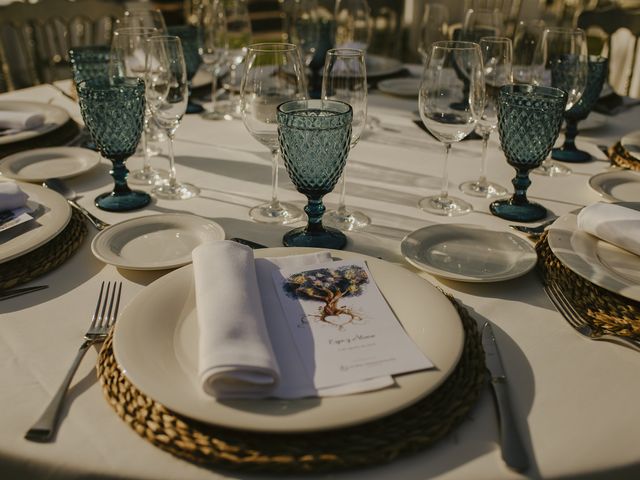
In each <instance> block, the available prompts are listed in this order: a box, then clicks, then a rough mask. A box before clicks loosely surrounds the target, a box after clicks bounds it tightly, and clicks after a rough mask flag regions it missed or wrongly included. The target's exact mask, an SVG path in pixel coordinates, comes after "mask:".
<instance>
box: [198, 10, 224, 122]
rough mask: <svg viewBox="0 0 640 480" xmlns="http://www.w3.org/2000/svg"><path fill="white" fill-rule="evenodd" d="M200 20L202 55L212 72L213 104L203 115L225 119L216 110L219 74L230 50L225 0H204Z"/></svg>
mask: <svg viewBox="0 0 640 480" xmlns="http://www.w3.org/2000/svg"><path fill="white" fill-rule="evenodd" d="M198 22H199V27H200V35H201V42H200V56H201V57H202V63H204V64H205V65H206V67H207V69H208V70H209V73H210V74H211V104H210V106H209V110H208V111H206V112H204V113H203V114H202V117H203V118H206V119H207V120H223V119H224V118H225V115H224V113H222V112H220V111H217V110H216V91H217V89H218V76H219V74H220V70H221V68H222V62H223V61H224V60H225V58H226V56H227V51H228V50H229V38H228V36H227V17H226V15H225V13H224V3H223V0H204V1H203V2H202V4H201V5H200V9H199V10H198Z"/></svg>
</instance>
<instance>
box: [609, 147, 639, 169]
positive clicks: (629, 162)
mask: <svg viewBox="0 0 640 480" xmlns="http://www.w3.org/2000/svg"><path fill="white" fill-rule="evenodd" d="M607 155H608V156H609V160H610V161H611V164H612V165H618V166H619V167H623V168H628V169H630V170H636V171H640V160H637V159H636V158H634V157H633V156H631V155H630V154H629V152H627V151H626V150H625V148H624V147H623V146H622V145H621V144H620V142H618V143H616V144H615V145H613V146H612V147H609V148H608V149H607Z"/></svg>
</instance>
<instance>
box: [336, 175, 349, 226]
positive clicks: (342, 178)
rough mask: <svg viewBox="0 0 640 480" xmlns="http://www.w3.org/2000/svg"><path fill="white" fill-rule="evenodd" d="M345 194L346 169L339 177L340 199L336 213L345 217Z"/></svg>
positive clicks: (346, 213)
mask: <svg viewBox="0 0 640 480" xmlns="http://www.w3.org/2000/svg"><path fill="white" fill-rule="evenodd" d="M346 193H347V168H346V167H345V169H344V170H343V171H342V175H341V176H340V199H339V200H338V213H339V214H340V215H342V216H345V217H346V216H347V215H348V214H349V212H347V205H346V204H345V196H346Z"/></svg>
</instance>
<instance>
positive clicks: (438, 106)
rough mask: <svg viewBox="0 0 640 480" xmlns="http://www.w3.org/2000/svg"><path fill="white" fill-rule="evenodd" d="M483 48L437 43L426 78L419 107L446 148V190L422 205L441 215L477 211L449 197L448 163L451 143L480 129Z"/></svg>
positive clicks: (465, 203) (427, 67)
mask: <svg viewBox="0 0 640 480" xmlns="http://www.w3.org/2000/svg"><path fill="white" fill-rule="evenodd" d="M483 77H484V75H483V71H482V54H481V52H480V46H479V45H478V44H477V43H473V42H461V41H445V42H436V43H434V44H433V45H432V47H431V54H430V55H429V57H428V59H427V62H426V64H425V68H424V72H423V75H422V83H421V84H420V93H419V97H418V105H419V110H420V117H421V118H422V121H423V122H424V125H425V127H426V128H427V129H428V130H429V131H430V132H431V133H432V134H433V135H434V136H435V137H436V138H437V139H438V140H439V141H440V142H442V143H443V144H444V147H445V158H444V170H443V175H442V189H441V192H440V194H439V195H434V196H431V197H426V198H423V199H422V200H420V202H419V203H418V205H419V206H420V208H422V209H423V210H424V211H426V212H429V213H435V214H437V215H446V216H454V215H462V214H465V213H468V212H470V211H472V210H473V207H472V206H471V204H469V203H468V202H466V201H464V200H462V199H460V198H455V197H451V196H449V194H448V185H449V177H448V171H447V160H448V157H449V151H450V150H451V144H452V143H453V142H459V141H460V140H462V139H463V138H464V137H466V136H467V135H468V134H469V133H471V132H472V131H473V129H474V128H475V127H476V124H477V122H478V120H479V119H480V118H481V116H482V109H483V106H484V79H483Z"/></svg>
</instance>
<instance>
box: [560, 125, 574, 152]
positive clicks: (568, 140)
mask: <svg viewBox="0 0 640 480" xmlns="http://www.w3.org/2000/svg"><path fill="white" fill-rule="evenodd" d="M566 124H567V128H566V131H565V137H564V145H562V149H563V150H576V135H578V122H576V121H575V120H569V119H566Z"/></svg>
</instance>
